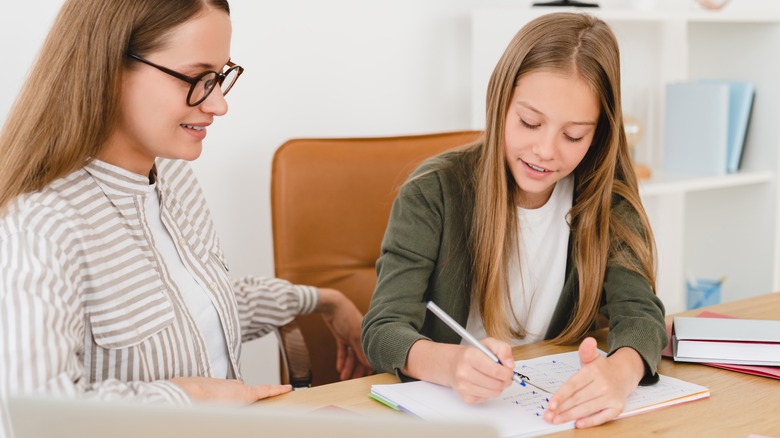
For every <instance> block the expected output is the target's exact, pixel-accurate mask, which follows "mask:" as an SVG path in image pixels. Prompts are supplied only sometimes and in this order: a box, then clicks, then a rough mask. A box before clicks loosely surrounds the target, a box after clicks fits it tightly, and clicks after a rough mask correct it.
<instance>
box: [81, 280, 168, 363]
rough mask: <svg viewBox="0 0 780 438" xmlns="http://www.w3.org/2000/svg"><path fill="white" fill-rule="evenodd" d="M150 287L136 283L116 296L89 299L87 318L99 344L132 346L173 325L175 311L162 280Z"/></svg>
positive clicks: (113, 346)
mask: <svg viewBox="0 0 780 438" xmlns="http://www.w3.org/2000/svg"><path fill="white" fill-rule="evenodd" d="M154 283H157V285H156V286H157V287H155V284H154ZM147 287H148V286H147ZM147 287H144V286H137V284H136V287H134V288H132V290H130V289H131V288H128V290H126V291H121V292H118V293H115V294H112V296H113V297H115V298H113V299H110V300H100V301H98V300H91V301H90V300H88V301H87V304H86V312H87V315H88V316H87V317H88V319H89V324H90V326H91V330H92V336H93V338H94V340H95V343H96V344H97V345H98V346H100V347H102V348H106V349H121V348H128V347H133V346H136V345H138V344H140V343H142V342H144V341H145V340H147V339H148V338H150V337H151V336H153V335H154V334H156V333H159V332H161V331H162V330H164V329H165V328H166V327H168V326H170V325H171V324H173V321H174V320H175V318H176V314H175V311H174V309H173V305H172V303H171V301H170V299H169V298H168V297H167V296H166V295H165V294H164V293H163V285H162V282H160V281H159V280H157V281H155V282H153V284H152V288H151V289H147Z"/></svg>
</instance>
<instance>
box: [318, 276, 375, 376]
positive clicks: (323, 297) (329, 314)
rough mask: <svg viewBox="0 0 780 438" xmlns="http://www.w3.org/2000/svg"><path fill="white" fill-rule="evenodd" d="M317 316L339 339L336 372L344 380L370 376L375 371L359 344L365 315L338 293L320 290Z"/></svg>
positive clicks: (337, 341) (324, 289) (332, 290)
mask: <svg viewBox="0 0 780 438" xmlns="http://www.w3.org/2000/svg"><path fill="white" fill-rule="evenodd" d="M316 310H317V311H318V312H320V313H322V319H323V321H325V325H326V326H327V327H328V329H330V331H331V332H332V333H333V336H334V337H335V338H336V370H337V371H338V372H339V378H340V379H341V380H347V379H354V378H357V377H364V376H367V375H369V374H371V373H373V372H374V371H373V370H372V369H371V366H369V365H368V360H367V359H366V355H365V354H363V346H362V345H361V343H360V324H361V322H362V321H363V314H362V313H360V311H359V310H358V308H357V307H356V306H355V304H354V303H353V302H352V301H350V299H349V298H347V297H346V296H344V294H342V293H341V292H339V291H337V290H335V289H327V288H321V289H319V303H318V304H317V309H316Z"/></svg>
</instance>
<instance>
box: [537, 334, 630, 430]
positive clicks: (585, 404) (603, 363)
mask: <svg viewBox="0 0 780 438" xmlns="http://www.w3.org/2000/svg"><path fill="white" fill-rule="evenodd" d="M579 355H580V370H579V371H578V372H577V373H576V374H575V375H573V376H572V377H570V378H569V380H567V381H566V383H564V384H563V386H561V387H560V389H558V391H557V392H556V393H555V395H553V397H552V398H551V399H550V404H549V406H548V407H547V411H546V412H545V413H544V419H545V420H546V421H547V422H549V423H554V424H560V423H565V422H567V421H572V420H576V423H575V425H576V427H577V428H578V429H582V428H586V427H591V426H598V425H599V424H603V423H606V422H607V421H609V420H612V419H613V418H615V417H617V416H618V415H620V413H621V412H623V409H624V408H625V406H626V399H627V398H628V395H629V394H631V393H632V392H633V391H634V390H635V389H636V387H637V385H638V384H639V380H641V378H642V376H643V374H644V371H645V366H644V362H643V361H642V358H641V356H639V353H637V352H636V351H635V350H634V349H632V348H627V347H624V348H621V349H619V350H618V351H616V352H615V353H613V354H612V355H611V356H610V357H608V358H607V357H604V356H602V355H601V354H599V353H598V352H597V351H596V340H595V339H593V338H585V339H584V340H583V341H582V343H581V344H580V347H579Z"/></svg>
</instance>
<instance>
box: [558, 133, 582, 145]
mask: <svg viewBox="0 0 780 438" xmlns="http://www.w3.org/2000/svg"><path fill="white" fill-rule="evenodd" d="M563 135H564V136H565V137H566V140H569V141H570V142H573V143H576V142H578V141H580V140H582V139H583V138H585V136H582V137H577V138H574V137H571V136H569V135H567V134H563Z"/></svg>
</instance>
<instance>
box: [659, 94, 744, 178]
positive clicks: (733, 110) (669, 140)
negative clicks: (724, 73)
mask: <svg viewBox="0 0 780 438" xmlns="http://www.w3.org/2000/svg"><path fill="white" fill-rule="evenodd" d="M754 95H755V86H754V85H753V84H752V83H750V82H741V81H727V80H715V79H712V80H700V81H692V82H676V83H671V84H667V86H666V111H665V120H664V126H665V129H664V160H663V161H664V171H666V172H669V173H683V174H701V175H722V174H726V173H734V172H737V171H738V170H739V167H740V163H741V161H742V155H743V151H744V145H745V139H746V137H747V132H748V125H749V122H750V113H751V112H752V108H753V100H754V99H753V97H754Z"/></svg>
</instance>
